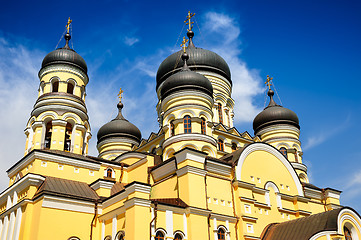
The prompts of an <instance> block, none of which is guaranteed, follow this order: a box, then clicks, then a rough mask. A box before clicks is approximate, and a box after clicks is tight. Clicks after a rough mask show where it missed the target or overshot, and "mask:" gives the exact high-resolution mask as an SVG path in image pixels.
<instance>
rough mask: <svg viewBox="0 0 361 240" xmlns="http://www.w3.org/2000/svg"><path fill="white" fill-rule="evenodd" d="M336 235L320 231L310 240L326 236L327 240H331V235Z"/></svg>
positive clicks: (332, 232) (333, 232) (331, 232)
mask: <svg viewBox="0 0 361 240" xmlns="http://www.w3.org/2000/svg"><path fill="white" fill-rule="evenodd" d="M335 234H337V232H336V231H322V232H319V233H316V234H315V235H313V236H312V237H311V238H310V240H317V239H319V238H321V237H323V236H326V238H327V240H331V235H335Z"/></svg>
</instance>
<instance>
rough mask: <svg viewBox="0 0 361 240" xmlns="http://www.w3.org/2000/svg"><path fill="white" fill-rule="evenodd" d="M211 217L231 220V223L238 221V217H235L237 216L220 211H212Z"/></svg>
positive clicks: (224, 220)
mask: <svg viewBox="0 0 361 240" xmlns="http://www.w3.org/2000/svg"><path fill="white" fill-rule="evenodd" d="M210 218H211V219H217V220H219V221H223V222H226V221H229V222H231V223H236V222H237V217H235V216H230V215H223V214H218V213H211V214H210Z"/></svg>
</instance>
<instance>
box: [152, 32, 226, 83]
mask: <svg viewBox="0 0 361 240" xmlns="http://www.w3.org/2000/svg"><path fill="white" fill-rule="evenodd" d="M191 33H192V34H189V32H188V34H187V35H188V37H189V45H188V47H187V53H188V55H189V58H190V60H189V61H188V66H189V68H190V69H191V70H195V69H197V70H207V71H211V72H216V73H218V74H220V75H222V76H223V77H225V78H226V79H227V80H228V81H229V82H230V84H232V81H231V71H230V70H229V67H228V64H227V63H226V61H225V60H224V59H223V58H222V57H220V56H219V55H218V54H216V53H214V52H212V51H209V50H206V49H202V48H197V47H195V46H194V44H193V42H192V37H193V32H191ZM182 54H183V51H182V50H181V51H178V52H176V53H173V54H172V55H170V56H169V57H167V58H166V59H165V60H164V61H163V62H162V63H161V64H160V66H159V68H158V72H157V87H156V88H157V90H158V87H159V86H160V84H161V83H162V82H163V81H165V80H166V79H167V78H168V77H169V76H170V75H172V74H173V73H175V72H178V71H180V70H181V68H182V66H183V63H182V61H181V56H182Z"/></svg>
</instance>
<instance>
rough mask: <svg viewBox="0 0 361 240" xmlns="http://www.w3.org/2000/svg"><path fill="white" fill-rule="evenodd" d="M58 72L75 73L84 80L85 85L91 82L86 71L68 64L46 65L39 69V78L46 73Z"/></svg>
mask: <svg viewBox="0 0 361 240" xmlns="http://www.w3.org/2000/svg"><path fill="white" fill-rule="evenodd" d="M57 72H68V73H72V74H75V75H77V76H78V77H79V78H81V79H82V80H83V81H84V83H85V85H87V84H88V82H89V78H88V75H87V74H86V73H84V72H83V71H81V70H80V69H79V68H77V67H73V66H70V65H67V64H56V65H50V66H46V67H44V68H42V69H41V70H40V71H39V78H40V79H42V78H43V77H44V76H45V75H46V74H50V73H57Z"/></svg>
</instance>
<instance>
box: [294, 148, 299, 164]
mask: <svg viewBox="0 0 361 240" xmlns="http://www.w3.org/2000/svg"><path fill="white" fill-rule="evenodd" d="M294 151H295V161H296V162H298V152H297V149H296V148H295V149H294Z"/></svg>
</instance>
